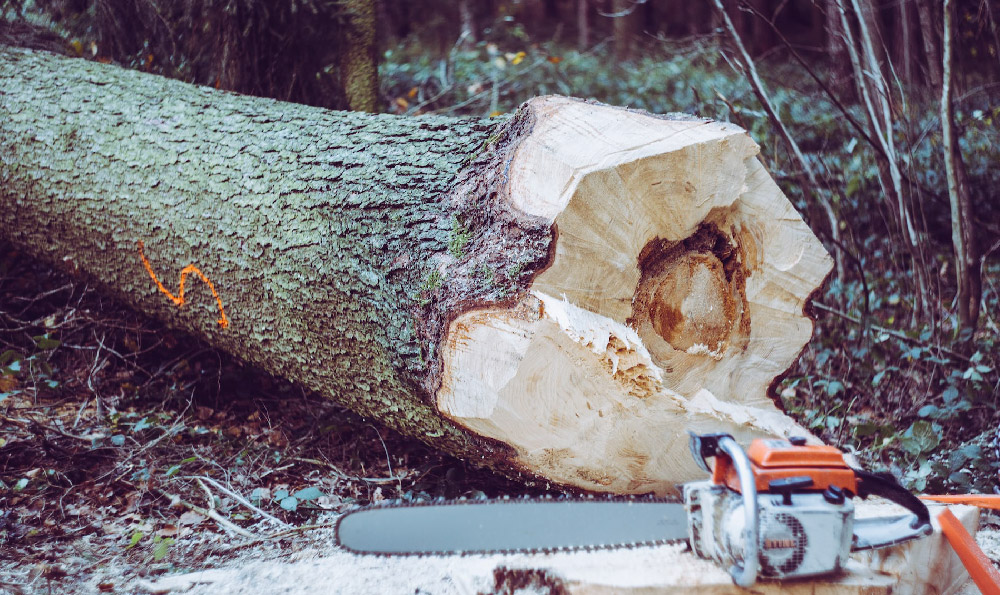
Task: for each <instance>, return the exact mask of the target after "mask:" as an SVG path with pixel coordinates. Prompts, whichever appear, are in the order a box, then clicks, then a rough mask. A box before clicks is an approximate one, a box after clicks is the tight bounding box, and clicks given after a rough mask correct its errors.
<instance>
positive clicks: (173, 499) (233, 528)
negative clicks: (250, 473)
mask: <svg viewBox="0 0 1000 595" xmlns="http://www.w3.org/2000/svg"><path fill="white" fill-rule="evenodd" d="M156 491H157V492H159V494H160V495H161V496H163V497H164V498H167V499H168V500H170V505H171V506H175V505H178V504H179V505H181V506H183V507H184V508H187V509H188V510H190V511H192V512H197V513H198V514H200V515H201V516H203V517H208V518H210V519H212V520H213V521H215V522H216V523H218V524H219V526H220V527H222V528H223V529H225V530H227V531H229V532H231V533H236V534H237V535H242V536H243V537H248V538H250V539H257V535H255V534H253V533H251V532H250V531H247V530H246V529H244V528H243V527H240V526H239V525H236V524H234V523H233V522H232V521H230V520H229V519H227V518H225V517H223V516H222V515H221V514H219V513H218V512H216V511H215V510H208V509H205V508H202V507H201V506H198V505H197V504H191V503H190V502H188V501H186V500H184V499H183V498H181V497H180V496H178V495H176V494H171V493H170V492H168V491H166V490H161V489H159V488H156ZM209 493H211V492H209Z"/></svg>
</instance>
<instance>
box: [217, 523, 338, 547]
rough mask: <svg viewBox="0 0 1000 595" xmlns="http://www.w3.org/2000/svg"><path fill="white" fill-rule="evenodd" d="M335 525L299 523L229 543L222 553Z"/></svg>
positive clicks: (334, 524)
mask: <svg viewBox="0 0 1000 595" xmlns="http://www.w3.org/2000/svg"><path fill="white" fill-rule="evenodd" d="M336 526H337V523H336V522H332V523H318V524H315V525H299V526H298V527H291V528H289V529H283V530H281V531H278V532H276V533H271V534H270V535H265V536H264V537H258V538H256V539H254V540H253V541H247V542H244V543H237V544H236V545H231V546H229V547H228V548H226V549H224V550H222V553H223V554H228V553H231V552H235V551H236V550H242V549H245V548H248V547H253V546H255V545H257V544H259V543H263V542H265V541H271V540H274V539H281V538H282V537H288V536H289V535H294V534H296V533H305V532H306V531H313V530H316V529H332V528H333V527H336Z"/></svg>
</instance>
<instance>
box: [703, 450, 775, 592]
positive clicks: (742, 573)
mask: <svg viewBox="0 0 1000 595" xmlns="http://www.w3.org/2000/svg"><path fill="white" fill-rule="evenodd" d="M691 451H692V452H693V453H697V454H698V455H699V456H696V457H695V460H696V461H698V464H699V465H700V466H701V467H702V468H703V469H705V470H706V471H709V468H708V463H707V462H706V460H705V459H707V458H710V457H715V456H718V455H719V454H720V453H721V454H723V455H725V456H727V457H729V460H730V461H732V464H733V467H735V468H736V473H737V475H738V476H739V478H740V492H741V493H742V495H743V514H744V515H745V519H746V520H745V524H744V527H743V564H742V565H741V564H739V563H734V564H733V565H732V566H731V567H730V568H729V575H730V576H732V577H733V582H734V583H736V584H737V585H739V586H741V587H744V588H748V587H750V586H752V585H753V584H754V583H756V582H757V572H758V571H759V569H760V552H759V548H760V539H759V535H760V511H759V510H758V509H757V481H756V479H755V478H754V474H753V467H752V466H751V465H750V458H749V457H747V453H746V451H744V450H743V448H742V447H741V446H740V445H739V443H737V442H736V440H735V439H733V437H732V436H730V435H729V434H704V435H701V436H699V435H697V434H694V433H692V434H691Z"/></svg>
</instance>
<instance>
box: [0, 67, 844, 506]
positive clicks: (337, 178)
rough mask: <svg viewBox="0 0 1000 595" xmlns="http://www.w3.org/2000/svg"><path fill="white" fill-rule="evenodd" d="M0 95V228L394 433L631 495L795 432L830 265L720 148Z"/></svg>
mask: <svg viewBox="0 0 1000 595" xmlns="http://www.w3.org/2000/svg"><path fill="white" fill-rule="evenodd" d="M0 81H2V82H0V184H2V186H0V207H2V208H0V234H2V237H4V238H6V239H7V240H9V241H11V242H13V243H15V244H16V245H18V246H21V247H23V248H24V249H25V250H27V251H29V252H31V253H32V254H35V255H36V256H39V257H42V258H46V259H48V260H50V261H53V262H56V263H59V264H60V265H62V266H63V267H69V268H71V269H74V270H79V271H81V272H83V273H84V274H86V275H87V276H89V277H91V278H93V279H95V280H97V281H99V282H100V283H101V285H102V286H103V287H105V288H106V289H107V290H108V291H109V292H111V293H113V294H115V295H116V296H118V297H119V298H121V299H122V300H124V301H125V302H127V303H129V304H131V305H132V306H134V307H135V308H137V309H139V310H142V311H144V312H147V313H150V314H152V315H154V316H156V317H158V318H160V319H162V320H165V321H166V322H167V323H169V324H171V325H173V326H176V327H178V328H182V329H185V330H187V331H189V332H191V333H193V334H195V335H197V336H199V337H201V338H203V339H204V340H206V341H208V342H209V343H210V344H212V345H215V346H217V347H219V348H221V349H224V350H226V351H229V352H231V353H233V354H235V355H237V356H239V357H241V358H243V359H244V360H246V361H248V362H251V363H253V364H255V365H258V366H261V367H263V368H265V369H267V370H269V371H270V372H272V373H274V374H277V375H281V376H284V377H286V378H289V379H291V380H293V381H296V382H298V383H301V384H302V385H304V386H306V387H309V388H311V389H314V390H317V391H320V392H323V393H325V394H328V395H330V396H331V397H333V398H335V399H337V400H339V401H340V402H342V403H344V404H345V405H347V406H349V407H350V408H352V409H354V410H355V411H358V412H359V413H361V414H363V415H368V416H372V417H376V418H378V419H380V420H382V421H383V422H384V423H386V424H387V425H389V426H391V427H393V428H395V429H397V430H400V431H402V432H404V433H407V434H410V435H414V436H417V437H419V438H421V439H422V440H424V441H426V442H428V443H430V444H432V445H435V446H438V447H440V448H443V449H445V450H447V451H450V452H452V453H454V454H457V455H459V456H462V457H464V458H466V459H468V460H471V461H475V462H480V463H483V464H486V465H489V466H491V467H493V468H495V469H498V470H500V471H503V472H505V473H507V474H518V473H523V474H527V476H528V477H529V478H538V479H544V480H547V481H550V482H552V483H555V484H560V485H566V486H576V487H579V488H583V489H588V490H597V491H613V492H633V493H641V492H648V491H655V492H659V493H663V492H668V491H670V490H671V489H672V486H673V484H674V483H676V482H679V481H683V480H687V479H690V478H692V477H695V476H697V474H698V472H697V469H696V468H695V466H694V464H693V461H692V460H691V457H690V456H689V455H688V453H687V446H686V443H687V431H697V432H705V431H728V432H732V433H734V434H736V435H737V437H739V438H742V439H748V438H750V437H751V436H757V435H768V434H789V433H804V430H802V429H801V428H799V427H798V426H797V425H795V424H794V422H792V421H791V420H790V419H789V418H787V417H785V416H784V415H783V414H782V413H780V412H779V411H778V410H777V408H776V407H775V406H774V404H773V402H772V400H771V396H769V388H770V387H771V385H772V384H773V383H774V382H775V381H776V379H777V378H778V377H779V376H780V375H781V374H782V373H783V372H784V371H785V370H786V369H787V368H788V366H789V365H790V364H791V363H792V361H793V360H794V359H795V357H797V355H798V353H799V351H800V349H801V348H802V346H803V345H804V344H805V343H806V342H807V341H808V339H809V336H810V334H811V330H812V322H811V320H810V319H809V317H807V316H806V315H805V314H804V312H803V308H804V306H805V305H806V304H807V301H808V298H809V296H810V294H811V293H812V292H813V291H815V290H816V289H817V287H819V285H820V284H821V283H822V281H823V279H824V278H825V276H826V275H827V273H828V272H829V270H830V266H831V262H830V258H829V256H828V255H827V254H826V252H825V251H824V250H823V248H822V247H821V246H820V245H819V243H818V242H817V241H816V239H815V237H814V236H813V235H812V233H811V232H810V231H809V229H808V227H807V226H806V225H805V223H804V222H803V221H802V219H801V218H800V217H799V215H798V214H797V213H796V212H795V210H794V209H793V207H792V206H791V205H790V204H789V203H788V201H787V200H786V199H785V198H784V196H783V195H782V193H781V192H780V190H779V189H778V188H777V186H776V185H775V184H774V182H773V181H772V180H771V178H770V177H769V176H768V175H767V173H766V172H765V171H764V170H763V168H762V167H761V165H760V163H759V162H758V160H757V159H756V154H757V152H758V148H757V146H756V145H755V144H754V143H753V141H752V140H750V138H749V137H748V136H747V135H746V133H744V132H743V131H742V130H741V129H739V128H736V127H734V126H731V125H728V124H722V123H717V122H711V121H708V120H704V119H696V118H692V117H663V116H653V115H650V114H647V113H643V112H637V111H633V110H626V109H621V108H614V107H609V106H604V105H599V104H593V103H588V102H583V101H578V100H573V99H567V98H559V97H543V98H538V99H535V100H532V101H530V102H528V103H526V104H525V105H524V106H522V107H521V108H520V109H519V110H518V111H517V112H516V113H515V114H514V115H513V116H512V117H510V118H508V119H491V120H469V119H450V118H440V117H420V118H401V117H394V116H387V115H370V114H359V113H349V112H345V113H340V112H330V111H325V110H321V109H317V108H312V107H306V106H301V105H293V104H287V103H281V102H277V101H272V100H267V99H259V98H251V97H245V96H238V95H234V94H231V93H224V92H219V91H215V90H211V89H206V88H203V87H195V86H191V85H186V84H184V83H180V82H177V81H171V80H167V79H164V78H160V77H155V76H149V75H145V74H142V73H137V72H133V71H127V70H123V69H120V68H116V67H112V66H104V65H100V64H95V63H92V62H87V61H84V60H70V59H64V58H59V57H56V56H53V55H50V54H46V53H41V52H32V51H27V50H16V49H5V48H0ZM178 276H179V277H180V280H179V281H178Z"/></svg>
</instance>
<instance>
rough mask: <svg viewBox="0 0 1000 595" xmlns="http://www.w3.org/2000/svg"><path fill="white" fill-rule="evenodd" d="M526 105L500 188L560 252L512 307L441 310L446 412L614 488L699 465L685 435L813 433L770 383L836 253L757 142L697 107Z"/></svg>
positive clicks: (554, 465) (556, 466) (644, 487)
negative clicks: (529, 116)
mask: <svg viewBox="0 0 1000 595" xmlns="http://www.w3.org/2000/svg"><path fill="white" fill-rule="evenodd" d="M529 106H530V108H531V109H532V112H533V115H534V118H535V125H534V127H533V128H532V130H531V132H530V134H529V135H528V136H527V137H526V138H525V139H524V140H523V141H522V142H521V143H520V144H519V146H518V147H517V149H516V152H515V153H514V155H513V159H512V161H511V163H510V165H509V176H510V180H511V183H510V186H509V194H508V196H507V198H508V200H509V202H510V204H511V205H513V206H514V207H515V208H516V209H518V210H519V211H521V212H524V213H527V214H528V215H531V216H533V217H538V218H541V219H543V220H544V221H545V222H546V223H547V224H549V225H552V226H553V228H554V229H555V230H556V232H555V247H554V251H553V254H554V256H553V258H552V261H551V263H550V264H549V266H548V267H547V268H546V269H544V270H543V271H542V272H541V273H540V274H539V275H538V276H536V277H535V278H534V279H533V280H532V283H531V286H530V288H529V291H528V292H526V293H525V294H524V295H522V296H521V298H520V299H519V300H518V301H517V303H516V304H514V305H513V306H510V305H507V304H505V305H503V307H494V308H483V309H477V310H474V311H470V312H466V313H464V314H461V315H459V316H458V317H456V318H455V319H454V320H453V321H452V323H451V325H450V327H449V329H448V333H447V335H446V340H445V344H444V346H443V348H442V360H443V362H444V368H443V378H442V383H441V388H440V390H439V391H438V394H437V403H438V407H439V409H440V410H441V412H442V413H444V414H445V415H446V416H448V417H449V418H451V419H452V420H454V421H455V422H456V423H458V424H461V425H463V426H465V427H467V428H469V429H471V430H473V431H475V432H476V433H478V434H482V435H484V436H488V437H490V438H493V439H496V440H498V441H500V442H503V443H505V444H509V445H512V446H514V447H515V448H516V450H517V456H518V462H519V464H521V465H522V466H523V467H524V468H525V469H529V470H531V471H532V472H535V473H540V474H541V475H543V476H545V477H547V478H551V479H554V480H556V481H558V482H560V483H564V484H569V485H575V486H579V487H583V488H586V489H590V490H597V491H611V492H618V493H622V492H631V493H641V492H648V491H654V492H660V493H662V492H669V491H671V490H672V486H673V485H674V484H675V483H677V482H680V481H685V480H689V479H692V478H695V477H698V476H699V471H698V469H697V467H696V466H695V463H694V461H693V460H692V458H691V457H690V455H688V453H687V441H688V437H687V432H713V431H714V432H717V431H728V432H731V433H733V434H734V435H736V436H737V437H738V438H739V439H742V440H745V441H746V440H749V439H750V438H751V437H754V436H760V435H786V436H787V435H791V434H801V435H807V434H808V433H807V432H806V431H805V430H803V429H802V428H801V427H799V426H797V425H796V424H795V423H794V422H792V421H791V420H790V419H789V418H787V417H785V416H784V415H783V414H781V413H780V412H779V411H778V410H777V409H776V407H775V405H774V403H773V401H772V399H771V396H769V394H768V389H769V387H770V385H771V384H772V383H773V382H775V379H776V378H777V377H778V376H779V375H780V374H781V373H782V372H784V371H785V370H786V369H787V368H788V367H789V366H790V365H791V363H792V362H793V361H794V359H795V358H796V357H797V356H798V354H799V351H800V350H801V348H802V347H803V345H805V343H806V342H807V341H808V340H809V337H810V335H811V332H812V322H811V320H810V319H809V318H808V317H807V316H806V315H805V314H804V312H803V309H804V307H805V305H806V303H807V301H808V299H809V296H810V294H811V293H812V292H814V291H815V290H816V289H817V287H819V286H820V284H821V283H822V281H823V279H824V278H825V276H826V275H827V273H828V272H829V270H830V268H831V260H830V258H829V255H828V254H827V253H826V251H825V250H824V249H823V247H822V246H821V245H820V244H819V242H818V241H817V240H816V238H815V237H814V236H813V234H812V232H811V231H810V230H809V228H808V227H807V226H806V224H805V223H804V222H803V221H802V219H801V217H800V216H799V215H798V214H797V213H796V212H795V210H794V208H793V207H792V205H791V204H790V203H789V202H788V200H787V199H786V198H785V197H784V195H783V194H782V193H781V191H780V190H779V189H778V187H777V186H776V185H775V183H774V182H773V180H771V178H770V176H768V174H767V173H766V172H765V171H764V169H763V167H762V166H761V164H760V162H759V161H758V160H757V157H756V155H757V153H758V147H757V145H756V144H755V143H754V142H753V141H752V140H751V139H750V138H749V137H748V136H747V135H746V133H745V132H744V131H743V130H741V129H739V128H737V127H735V126H731V125H727V124H722V123H718V122H712V121H708V120H703V119H695V118H691V117H658V116H651V115H649V114H645V113H640V112H635V111H629V110H625V109H620V108H613V107H609V106H603V105H595V104H591V103H587V102H582V101H577V100H571V99H565V98H540V99H537V100H534V101H532V102H531V103H530V104H529Z"/></svg>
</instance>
